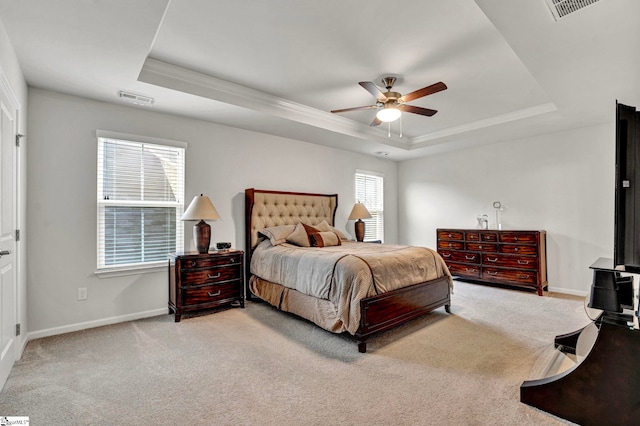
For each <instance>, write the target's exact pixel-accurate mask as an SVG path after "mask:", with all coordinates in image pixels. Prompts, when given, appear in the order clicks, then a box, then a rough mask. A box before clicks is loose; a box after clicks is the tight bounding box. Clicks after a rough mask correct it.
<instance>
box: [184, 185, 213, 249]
mask: <svg viewBox="0 0 640 426" xmlns="http://www.w3.org/2000/svg"><path fill="white" fill-rule="evenodd" d="M218 219H220V215H219V214H218V212H217V211H216V208H215V207H213V204H212V203H211V200H210V199H209V197H207V196H204V195H202V194H200V195H196V196H195V197H193V200H191V204H189V207H188V208H187V210H186V211H185V212H184V214H183V215H182V217H181V218H180V220H199V221H200V222H198V223H196V224H195V225H193V241H194V242H195V243H196V247H197V248H198V253H201V254H202V253H207V252H209V244H210V243H211V226H209V224H208V223H207V222H205V220H218Z"/></svg>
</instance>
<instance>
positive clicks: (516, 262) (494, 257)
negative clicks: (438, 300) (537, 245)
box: [482, 253, 538, 269]
mask: <svg viewBox="0 0 640 426" xmlns="http://www.w3.org/2000/svg"><path fill="white" fill-rule="evenodd" d="M482 264H483V265H485V266H491V265H493V266H502V267H506V268H518V269H536V268H537V267H538V258H536V257H534V256H516V255H508V254H498V253H496V254H484V255H482Z"/></svg>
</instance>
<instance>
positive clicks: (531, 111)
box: [412, 102, 558, 149]
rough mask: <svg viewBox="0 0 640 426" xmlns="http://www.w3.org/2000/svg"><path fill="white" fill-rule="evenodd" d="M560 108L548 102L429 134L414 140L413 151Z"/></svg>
mask: <svg viewBox="0 0 640 426" xmlns="http://www.w3.org/2000/svg"><path fill="white" fill-rule="evenodd" d="M557 110H558V107H556V105H555V104H554V103H553V102H547V103H544V104H540V105H536V106H533V107H530V108H524V109H520V110H517V111H513V112H508V113H506V114H502V115H496V116H495V117H489V118H485V119H484V120H478V121H472V122H471V123H465V124H462V125H460V126H454V127H449V128H448V129H443V130H440V131H437V132H433V133H429V134H426V135H422V136H417V137H415V138H413V141H412V143H413V144H412V149H416V148H424V147H426V146H430V145H435V144H433V143H429V142H431V141H434V140H436V139H441V138H445V137H448V136H453V135H457V134H460V133H466V132H471V131H473V130H479V129H483V128H486V127H491V126H497V125H500V124H505V123H509V122H512V121H517V120H522V119H524V118H529V117H534V116H536V115H540V114H546V113H548V112H554V111H557Z"/></svg>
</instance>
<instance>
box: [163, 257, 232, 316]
mask: <svg viewBox="0 0 640 426" xmlns="http://www.w3.org/2000/svg"><path fill="white" fill-rule="evenodd" d="M243 256H244V252H242V251H241V250H226V251H219V252H211V253H205V254H199V253H178V254H173V255H171V256H170V257H169V309H170V310H171V311H172V312H173V313H174V314H175V321H176V322H179V321H180V318H181V316H182V314H183V313H185V312H195V311H202V310H206V309H211V308H216V307H218V306H223V305H230V304H232V303H233V304H238V305H239V306H240V307H243V308H244V297H243V292H244V275H243Z"/></svg>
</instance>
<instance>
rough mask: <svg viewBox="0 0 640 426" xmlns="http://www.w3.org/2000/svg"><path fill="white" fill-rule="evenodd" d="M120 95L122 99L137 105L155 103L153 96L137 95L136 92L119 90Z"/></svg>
mask: <svg viewBox="0 0 640 426" xmlns="http://www.w3.org/2000/svg"><path fill="white" fill-rule="evenodd" d="M118 95H119V96H120V99H122V100H123V101H125V102H129V103H132V104H136V105H142V106H151V105H153V98H150V97H148V96H142V95H136V94H134V93H128V92H123V91H120V92H118Z"/></svg>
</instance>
